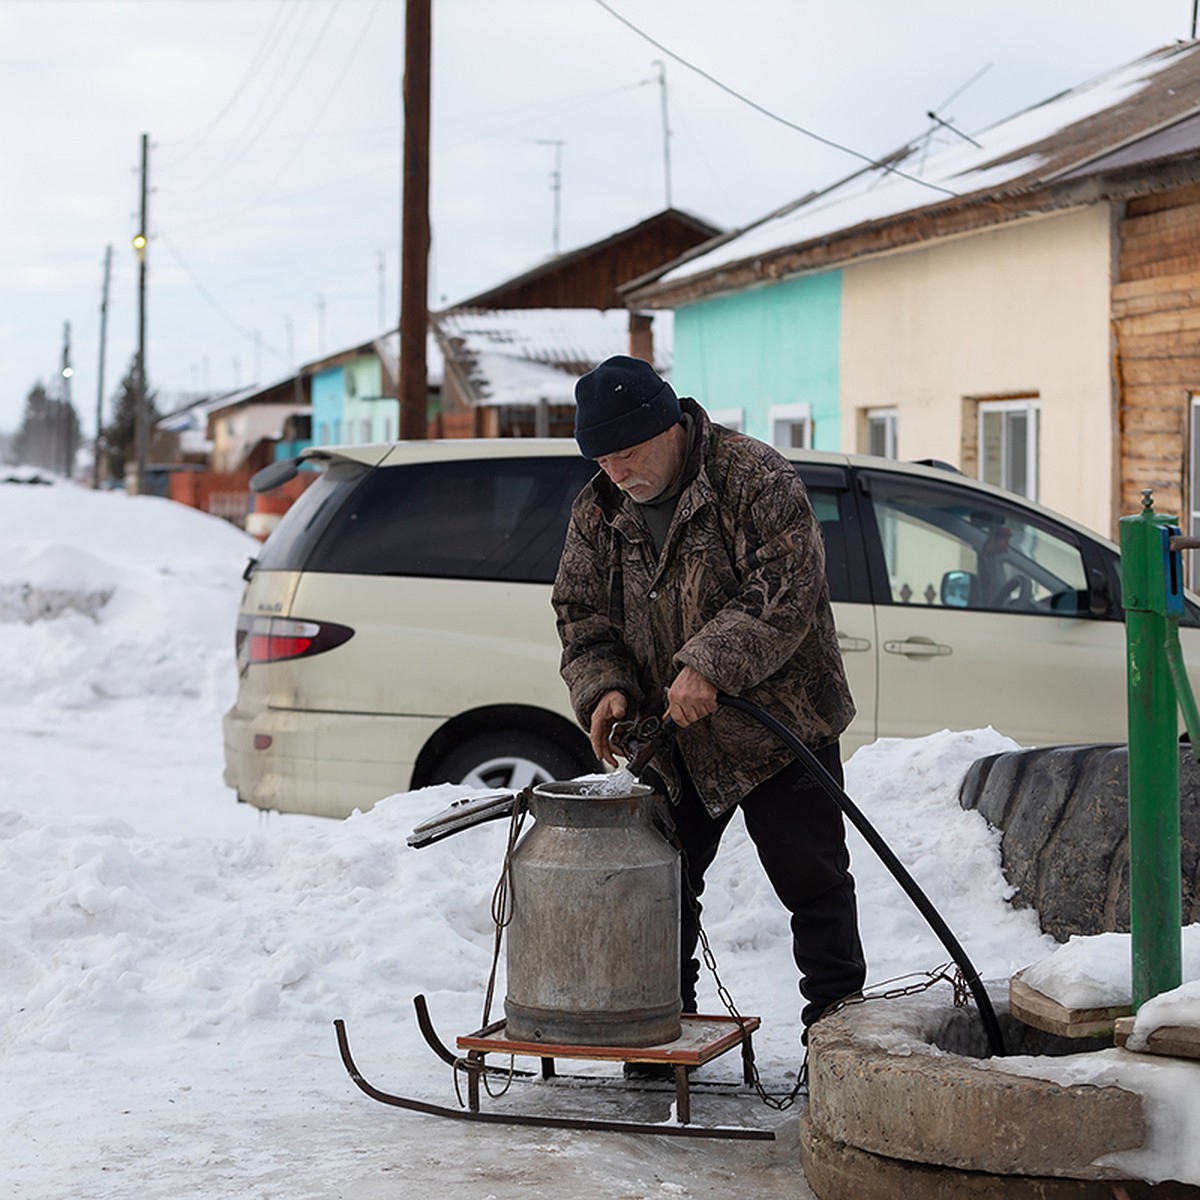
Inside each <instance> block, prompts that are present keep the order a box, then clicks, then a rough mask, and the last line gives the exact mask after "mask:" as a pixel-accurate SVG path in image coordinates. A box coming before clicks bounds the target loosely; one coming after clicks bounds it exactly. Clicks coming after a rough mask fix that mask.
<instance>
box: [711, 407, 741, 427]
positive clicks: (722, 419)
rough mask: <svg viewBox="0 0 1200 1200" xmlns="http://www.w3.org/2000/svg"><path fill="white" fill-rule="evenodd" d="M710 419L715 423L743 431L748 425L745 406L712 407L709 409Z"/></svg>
mask: <svg viewBox="0 0 1200 1200" xmlns="http://www.w3.org/2000/svg"><path fill="white" fill-rule="evenodd" d="M707 412H708V419H709V420H710V421H711V422H712V423H713V424H714V425H724V426H725V428H726V429H733V430H735V431H736V432H738V433H741V432H742V431H743V430H744V429H745V427H746V410H745V409H744V408H710V409H708V410H707Z"/></svg>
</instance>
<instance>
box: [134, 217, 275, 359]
mask: <svg viewBox="0 0 1200 1200" xmlns="http://www.w3.org/2000/svg"><path fill="white" fill-rule="evenodd" d="M156 236H157V237H160V238H162V241H163V245H165V246H166V248H167V250H168V251H169V252H170V254H171V257H172V258H173V259H174V260H175V261H176V262H177V263H178V264H179V265H180V266H181V267H182V268H183V270H184V272H185V273H186V275H187V277H188V278H189V279H190V280H191V281H192V286H193V287H194V288H195V289H196V291H197V292H199V293H200V297H201V299H202V300H203V301H204V302H205V303H206V304H207V305H208V306H209V307H210V308H212V309H213V311H214V312H216V313H217V314H218V315H219V316H220V317H221V318H222V319H223V320H224V321H225V322H226V324H228V325H229V326H230V327H231V328H232V329H234V330H235V331H236V332H237V333H239V334H241V336H242V337H244V338H249V339H250V341H252V342H254V343H255V344H256V345H261V346H263V347H264V349H267V350H269V351H270V352H271V353H272V354H273V355H275V357H276V358H278V359H279V360H280V361H281V362H283V363H286V362H287V359H286V357H285V356H284V355H283V353H282V352H281V351H279V350H278V349H276V347H274V346H272V345H269V344H268V343H266V342H263V341H262V340H261V337H260V335H259V334H258V332H257V331H255V330H253V329H247V328H246V327H245V326H244V325H242V324H241V323H240V322H239V321H238V320H237V319H236V318H235V317H233V316H231V315H230V314H229V312H228V311H227V310H226V309H225V308H224V307H222V305H221V304H220V302H219V301H218V300H216V299H215V298H214V297H213V295H212V293H211V292H210V291H209V290H208V288H206V287H205V286H204V284H203V283H201V282H200V279H199V277H198V276H197V275H196V272H195V271H193V270H192V268H191V267H190V266H189V265H188V264H187V262H185V261H184V257H183V255H182V254H180V253H179V250H178V249H177V248H176V246H175V243H174V242H172V241H171V239H170V238H169V237H168V236H167V235H166V234H165V233H163V231H162V230H161V229H159V230H157V231H156Z"/></svg>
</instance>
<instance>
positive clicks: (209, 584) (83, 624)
mask: <svg viewBox="0 0 1200 1200" xmlns="http://www.w3.org/2000/svg"><path fill="white" fill-rule="evenodd" d="M0 522H2V525H3V535H2V536H3V540H4V550H5V553H4V555H3V557H2V558H0V623H2V624H3V627H4V637H3V638H0V678H3V679H4V680H5V681H6V685H7V690H8V696H7V697H6V699H7V700H10V701H11V700H13V699H16V698H18V697H19V698H20V700H21V702H22V703H23V704H27V703H29V702H31V701H32V702H34V703H36V704H49V705H52V706H57V707H59V708H68V709H69V708H81V707H86V706H89V705H91V704H94V703H97V702H102V701H103V700H104V699H106V698H112V697H117V696H131V695H137V694H146V693H151V694H158V695H164V696H189V697H198V696H201V695H202V694H205V693H209V694H211V693H212V692H213V691H214V690H215V689H216V688H217V687H218V677H221V678H222V680H223V683H224V688H223V690H224V691H225V693H226V694H228V692H229V685H230V684H231V682H232V679H231V676H230V672H229V663H228V658H229V654H230V652H231V648H232V645H233V623H232V614H234V613H235V612H236V604H237V597H238V595H239V594H240V591H241V580H240V578H239V575H240V571H241V567H242V566H244V564H245V561H246V559H247V558H248V557H249V556H250V555H251V554H253V553H254V552H255V550H256V548H257V545H258V543H256V542H255V541H254V540H253V539H252V538H249V537H247V536H246V535H245V534H244V533H242V532H241V531H240V530H237V529H235V528H234V527H233V526H231V525H229V524H227V523H226V522H224V521H218V520H214V519H213V518H212V517H209V516H207V515H205V514H203V513H200V512H197V511H196V510H194V509H189V508H184V507H182V506H180V505H177V504H173V503H172V502H171V501H169V500H162V499H158V498H157V497H149V496H139V497H131V496H127V495H125V493H123V492H85V491H83V490H82V489H80V488H77V487H75V486H73V485H70V484H65V485H64V484H56V485H54V486H51V487H44V486H36V487H35V486H29V485H16V484H6V485H0Z"/></svg>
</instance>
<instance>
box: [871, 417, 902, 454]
mask: <svg viewBox="0 0 1200 1200" xmlns="http://www.w3.org/2000/svg"><path fill="white" fill-rule="evenodd" d="M899 421H900V414H899V411H898V410H897V409H895V408H868V409H867V410H866V420H865V422H864V426H865V430H866V445H865V446H864V447H863V450H864V451H865V452H866V453H867V454H874V453H875V451H874V450H873V449H872V448H871V440H872V438H871V434H872V429H873V428H878V427H880V426H882V428H883V452H882V454H881V455H880V457H882V458H897V457H898V455H897V453H896V431H897V428H898V426H899Z"/></svg>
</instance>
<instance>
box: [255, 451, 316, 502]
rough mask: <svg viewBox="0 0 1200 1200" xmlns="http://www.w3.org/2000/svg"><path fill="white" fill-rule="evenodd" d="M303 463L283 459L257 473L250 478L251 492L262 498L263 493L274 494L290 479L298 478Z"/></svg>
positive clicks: (293, 459) (297, 460) (296, 460)
mask: <svg viewBox="0 0 1200 1200" xmlns="http://www.w3.org/2000/svg"><path fill="white" fill-rule="evenodd" d="M302 461H303V460H302V459H299V458H281V459H280V460H279V461H278V462H273V463H271V464H270V465H269V466H266V467H263V469H262V470H261V471H255V473H254V474H253V475H251V476H250V490H251V491H252V492H254V493H255V494H256V495H260V496H261V495H262V494H263V492H273V491H274V490H275V489H276V488H277V487H282V486H283V485H284V484H285V483H287V481H288V480H289V479H295V478H296V476H297V475H298V474H299V472H300V463H301V462H302Z"/></svg>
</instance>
